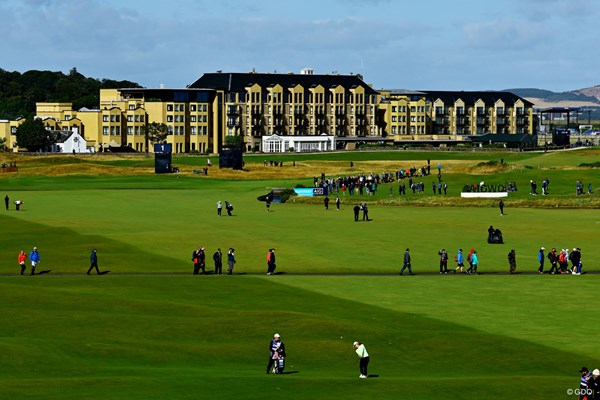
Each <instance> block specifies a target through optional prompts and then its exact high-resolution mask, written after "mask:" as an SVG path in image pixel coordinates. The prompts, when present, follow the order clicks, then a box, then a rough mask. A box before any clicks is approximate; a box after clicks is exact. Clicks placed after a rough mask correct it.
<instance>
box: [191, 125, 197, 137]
mask: <svg viewBox="0 0 600 400" xmlns="http://www.w3.org/2000/svg"><path fill="white" fill-rule="evenodd" d="M195 134H196V127H195V126H191V127H190V135H195Z"/></svg>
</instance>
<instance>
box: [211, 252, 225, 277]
mask: <svg viewBox="0 0 600 400" xmlns="http://www.w3.org/2000/svg"><path fill="white" fill-rule="evenodd" d="M213 261H214V262H215V275H223V253H221V249H220V248H219V249H217V251H215V254H213Z"/></svg>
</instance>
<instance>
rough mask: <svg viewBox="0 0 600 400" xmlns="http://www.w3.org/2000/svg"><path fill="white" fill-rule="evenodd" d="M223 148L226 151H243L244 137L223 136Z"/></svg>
mask: <svg viewBox="0 0 600 400" xmlns="http://www.w3.org/2000/svg"><path fill="white" fill-rule="evenodd" d="M223 147H225V148H227V149H232V150H233V149H240V150H244V137H243V136H240V135H236V136H225V143H224V144H223Z"/></svg>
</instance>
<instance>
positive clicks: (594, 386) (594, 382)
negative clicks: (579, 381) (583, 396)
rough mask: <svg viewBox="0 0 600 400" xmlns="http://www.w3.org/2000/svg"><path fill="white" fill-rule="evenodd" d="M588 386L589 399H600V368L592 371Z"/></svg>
mask: <svg viewBox="0 0 600 400" xmlns="http://www.w3.org/2000/svg"><path fill="white" fill-rule="evenodd" d="M587 388H588V393H590V394H589V397H588V399H589V400H600V370H599V369H598V368H596V369H594V370H593V371H592V377H591V378H590V379H588V382H587Z"/></svg>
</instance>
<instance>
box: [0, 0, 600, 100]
mask: <svg viewBox="0 0 600 400" xmlns="http://www.w3.org/2000/svg"><path fill="white" fill-rule="evenodd" d="M0 15H2V23H1V24H0V38H2V39H1V40H0V68H1V69H4V70H6V71H18V72H21V73H23V72H26V71H29V70H48V71H62V72H64V73H68V72H69V71H70V70H71V69H72V68H76V69H77V71H78V72H79V73H81V74H83V75H85V76H88V77H93V78H97V79H113V80H129V81H132V82H136V83H139V84H140V85H142V86H144V87H148V88H156V87H159V86H160V85H161V84H162V85H164V86H165V87H167V88H183V87H185V86H186V85H189V84H191V83H193V82H194V81H195V80H196V79H198V78H199V77H200V76H202V74H204V73H206V72H215V71H217V70H221V71H223V72H249V71H252V70H255V71H256V72H264V73H274V72H277V73H288V72H294V73H299V72H300V70H301V69H302V68H305V67H308V68H312V69H313V70H314V71H315V74H331V73H334V71H335V72H337V73H340V74H350V73H353V74H361V75H362V76H363V77H364V81H365V82H366V83H369V84H371V85H372V86H373V87H374V88H375V89H409V90H503V89H512V88H538V89H547V90H552V91H555V92H562V91H570V90H577V89H581V88H586V87H591V86H595V85H599V84H600V76H599V74H598V71H599V69H600V51H598V43H599V42H598V38H600V23H598V21H600V0H492V1H490V0H454V1H450V0H428V1H422V0H420V1H418V0H296V1H288V0H254V1H246V0H195V1H194V0H172V1H165V0H160V1H159V0H127V1H122V0H121V1H119V0H0Z"/></svg>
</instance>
